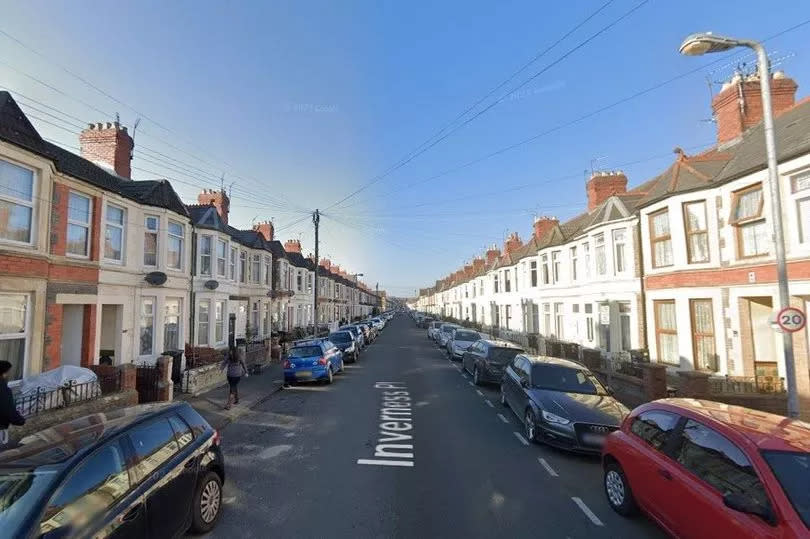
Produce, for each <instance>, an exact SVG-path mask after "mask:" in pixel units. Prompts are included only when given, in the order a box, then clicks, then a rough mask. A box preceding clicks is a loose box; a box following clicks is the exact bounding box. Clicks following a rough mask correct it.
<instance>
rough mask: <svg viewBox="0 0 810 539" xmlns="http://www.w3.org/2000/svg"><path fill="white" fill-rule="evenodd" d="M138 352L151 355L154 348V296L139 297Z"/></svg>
mask: <svg viewBox="0 0 810 539" xmlns="http://www.w3.org/2000/svg"><path fill="white" fill-rule="evenodd" d="M139 327H140V347H139V354H140V355H142V356H151V355H152V354H153V353H154V349H155V298H153V297H144V298H141V316H140V324H139Z"/></svg>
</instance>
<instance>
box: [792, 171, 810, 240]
mask: <svg viewBox="0 0 810 539" xmlns="http://www.w3.org/2000/svg"><path fill="white" fill-rule="evenodd" d="M804 179H810V170H802V171H801V172H796V173H794V174H792V175H791V176H790V198H791V199H792V200H793V208H794V210H795V211H796V226H797V228H798V229H799V245H807V244H810V215H808V218H807V219H805V220H803V219H802V209H801V208H802V203H803V202H806V203H808V205H810V187H807V188H805V189H797V188H796V182H797V180H804ZM808 213H810V208H808ZM805 227H806V228H807V230H805Z"/></svg>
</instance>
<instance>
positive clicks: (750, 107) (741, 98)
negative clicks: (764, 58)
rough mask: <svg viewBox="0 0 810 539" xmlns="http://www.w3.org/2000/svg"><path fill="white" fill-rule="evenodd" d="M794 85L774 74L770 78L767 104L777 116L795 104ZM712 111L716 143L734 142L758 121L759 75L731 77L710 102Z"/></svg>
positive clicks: (760, 116)
mask: <svg viewBox="0 0 810 539" xmlns="http://www.w3.org/2000/svg"><path fill="white" fill-rule="evenodd" d="M797 88H798V86H797V85H796V83H795V82H794V81H793V79H791V78H788V77H787V76H786V75H785V74H784V73H783V72H781V71H777V72H775V73H774V74H773V76H772V78H771V104H772V106H773V113H774V115H778V114H779V113H780V112H783V111H785V110H787V109H789V108H790V107H792V106H793V105H794V103H795V101H796V89H797ZM712 112H713V113H714V120H715V121H716V122H717V143H718V144H723V143H724V142H729V141H731V140H734V139H736V138H737V137H739V136H740V135H742V134H743V132H744V131H745V130H746V129H748V128H750V127H753V126H754V125H756V124H758V123H759V122H760V121H762V88H761V86H760V83H759V76H757V75H751V76H749V77H743V76H741V75H740V74H736V75H734V77H732V78H731V80H730V81H728V82H726V83H725V84H723V88H722V90H720V93H719V94H717V95H716V96H714V99H712Z"/></svg>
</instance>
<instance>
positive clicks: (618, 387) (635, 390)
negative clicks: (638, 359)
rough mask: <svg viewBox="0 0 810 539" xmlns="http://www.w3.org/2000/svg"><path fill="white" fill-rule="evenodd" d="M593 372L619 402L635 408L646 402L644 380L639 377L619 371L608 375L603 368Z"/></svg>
mask: <svg viewBox="0 0 810 539" xmlns="http://www.w3.org/2000/svg"><path fill="white" fill-rule="evenodd" d="M593 372H594V374H596V376H597V378H599V380H600V381H601V382H602V383H603V384H605V385H606V386H609V387H610V388H611V389H612V390H613V392H614V393H615V395H614V396H615V397H616V398H617V399H618V400H619V402H621V403H622V404H624V405H625V406H627V407H628V408H635V407H636V406H638V405H640V404H643V403H645V402H647V398H646V391H645V388H644V380H642V379H641V378H636V377H634V376H628V375H626V374H621V373H613V374H611V375H610V376H608V372H607V371H605V370H603V369H595V370H593Z"/></svg>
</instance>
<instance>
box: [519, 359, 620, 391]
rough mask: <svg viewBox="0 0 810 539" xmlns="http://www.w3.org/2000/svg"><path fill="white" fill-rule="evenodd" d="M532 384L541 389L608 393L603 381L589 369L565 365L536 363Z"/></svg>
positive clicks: (533, 369)
mask: <svg viewBox="0 0 810 539" xmlns="http://www.w3.org/2000/svg"><path fill="white" fill-rule="evenodd" d="M532 385H533V386H534V387H537V388H540V389H549V390H551V391H562V392H564V393H584V394H586V395H606V394H607V391H606V390H605V388H604V387H603V386H602V384H601V382H599V380H597V379H596V377H595V376H594V375H593V373H591V372H590V371H588V370H585V369H581V368H580V369H575V368H572V367H566V366H565V365H548V364H542V363H541V364H536V365H534V366H533V367H532Z"/></svg>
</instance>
